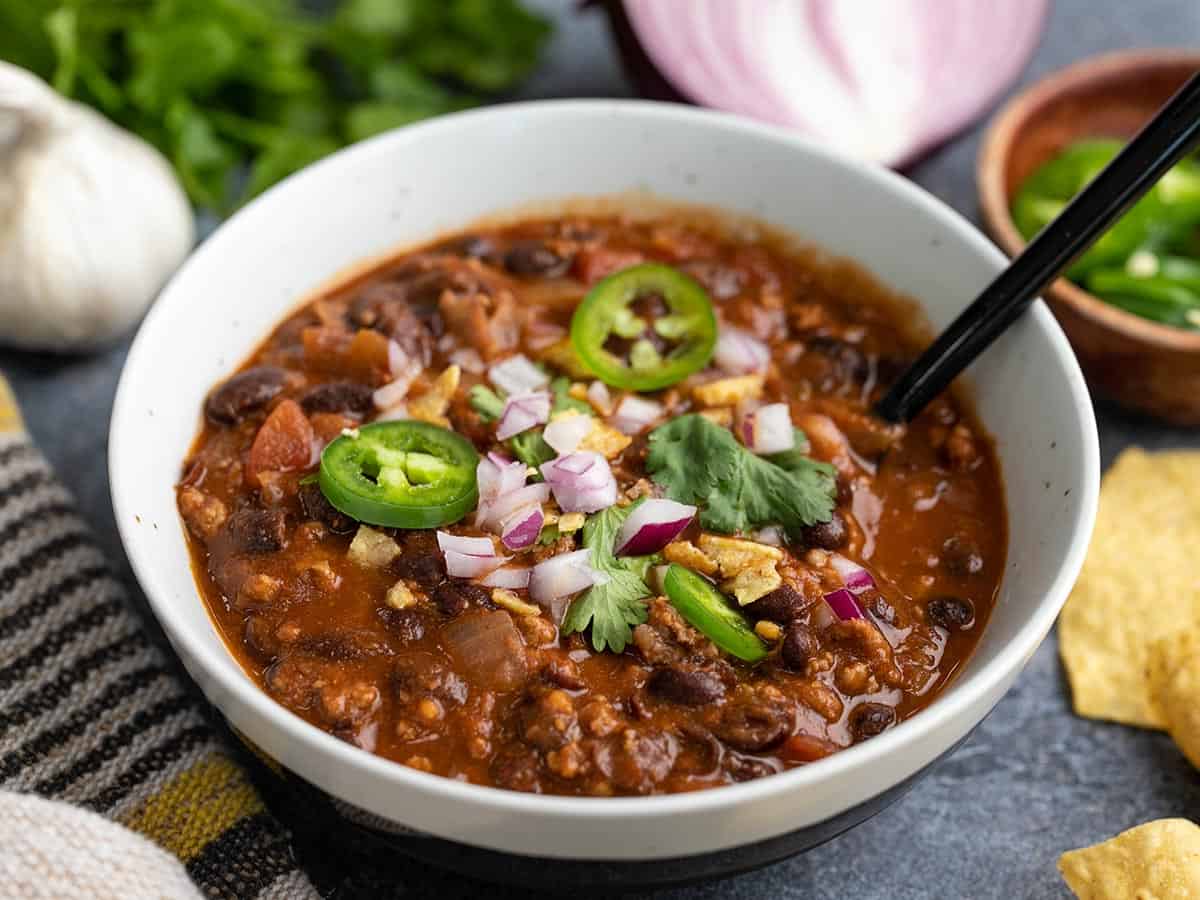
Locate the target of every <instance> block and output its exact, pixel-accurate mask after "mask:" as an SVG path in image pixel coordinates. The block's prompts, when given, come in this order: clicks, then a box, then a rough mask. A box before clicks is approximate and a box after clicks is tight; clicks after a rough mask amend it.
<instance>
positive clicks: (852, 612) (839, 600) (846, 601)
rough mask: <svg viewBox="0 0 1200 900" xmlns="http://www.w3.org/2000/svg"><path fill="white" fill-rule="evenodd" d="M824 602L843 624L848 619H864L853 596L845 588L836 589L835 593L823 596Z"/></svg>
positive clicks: (831, 592)
mask: <svg viewBox="0 0 1200 900" xmlns="http://www.w3.org/2000/svg"><path fill="white" fill-rule="evenodd" d="M825 602H826V603H828V604H829V608H830V609H832V610H833V611H834V613H835V614H836V615H837V617H838V618H839V619H840V620H841V621H843V622H845V621H848V620H849V619H865V618H866V616H864V615H863V611H862V609H860V608H859V605H858V601H857V600H855V599H854V595H853V594H852V593H850V591H849V590H847V589H846V588H838V589H837V590H836V591H830V592H829V593H828V594H826V595H825Z"/></svg>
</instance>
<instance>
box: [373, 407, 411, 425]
mask: <svg viewBox="0 0 1200 900" xmlns="http://www.w3.org/2000/svg"><path fill="white" fill-rule="evenodd" d="M407 418H409V415H408V404H407V403H397V404H396V405H395V406H393V407H392V408H391V409H385V410H384V411H383V412H381V413H380V414H379V415H377V416H376V417H375V419H374V421H376V422H395V421H399V420H401V419H407Z"/></svg>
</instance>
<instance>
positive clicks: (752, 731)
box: [714, 701, 792, 753]
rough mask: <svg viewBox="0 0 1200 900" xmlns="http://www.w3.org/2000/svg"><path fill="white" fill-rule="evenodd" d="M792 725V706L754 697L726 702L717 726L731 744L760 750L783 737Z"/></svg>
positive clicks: (746, 749) (739, 747)
mask: <svg viewBox="0 0 1200 900" xmlns="http://www.w3.org/2000/svg"><path fill="white" fill-rule="evenodd" d="M791 727H792V712H791V710H790V709H787V708H785V707H784V706H783V705H781V704H771V703H757V702H753V701H751V702H745V703H731V704H730V705H728V706H726V707H725V709H724V711H723V712H722V713H721V719H720V721H719V722H718V723H717V727H716V728H715V729H714V730H715V732H716V735H717V737H719V738H720V739H721V740H723V741H724V742H725V743H726V744H729V746H731V747H736V748H737V749H738V750H744V751H746V752H747V753H758V752H759V751H762V750H766V749H767V748H768V747H770V746H771V745H772V744H777V743H779V742H780V741H782V740H783V739H784V738H785V737H787V736H788V733H789V732H790V731H791Z"/></svg>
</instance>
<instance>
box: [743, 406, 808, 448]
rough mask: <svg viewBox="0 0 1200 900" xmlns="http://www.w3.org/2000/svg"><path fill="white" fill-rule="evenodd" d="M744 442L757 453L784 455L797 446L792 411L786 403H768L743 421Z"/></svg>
mask: <svg viewBox="0 0 1200 900" xmlns="http://www.w3.org/2000/svg"><path fill="white" fill-rule="evenodd" d="M742 441H743V443H745V445H746V446H747V447H749V448H750V449H751V450H753V451H754V452H755V453H783V452H784V451H785V450H791V449H792V448H793V447H795V446H796V432H795V430H794V429H793V428H792V411H791V410H790V409H789V408H788V405H787V404H786V403H768V404H767V405H766V406H760V407H759V408H758V409H756V410H755V411H754V412H752V413H750V414H749V415H748V416H746V417H745V418H744V419H742Z"/></svg>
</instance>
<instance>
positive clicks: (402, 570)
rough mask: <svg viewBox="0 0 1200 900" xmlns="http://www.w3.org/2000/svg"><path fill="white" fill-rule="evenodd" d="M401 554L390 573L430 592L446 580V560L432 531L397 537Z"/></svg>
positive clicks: (404, 534)
mask: <svg viewBox="0 0 1200 900" xmlns="http://www.w3.org/2000/svg"><path fill="white" fill-rule="evenodd" d="M399 540H400V549H401V553H400V555H399V556H397V557H396V559H395V560H394V561H393V562H392V571H394V572H395V573H396V574H397V575H399V576H400V577H401V578H407V579H409V580H410V581H415V582H416V583H417V584H418V585H420V587H421V588H423V589H424V590H426V591H432V590H433V589H434V588H436V587H437V586H438V585H439V584H441V583H442V582H443V581H445V580H446V560H445V557H444V556H443V555H442V551H441V550H440V549H438V544H437V537H436V535H435V534H434V532H432V531H405V532H401V533H400V535H399Z"/></svg>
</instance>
